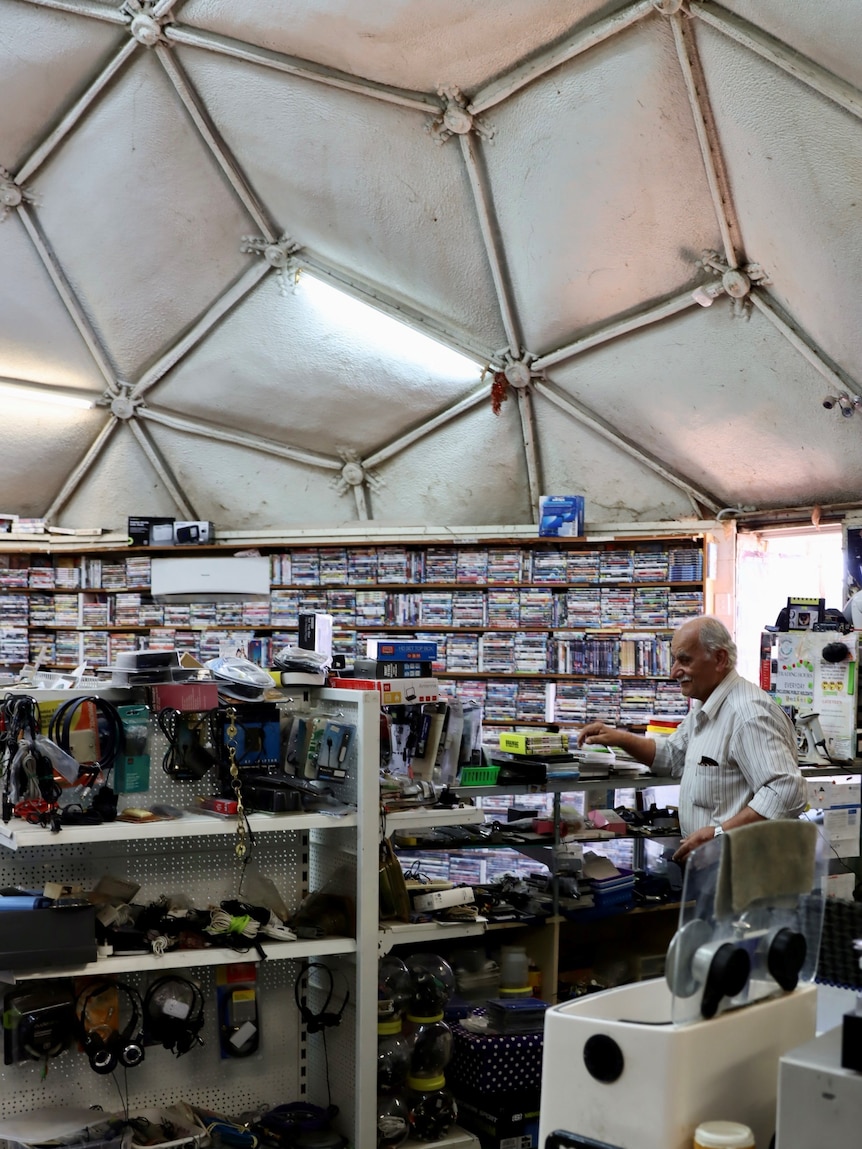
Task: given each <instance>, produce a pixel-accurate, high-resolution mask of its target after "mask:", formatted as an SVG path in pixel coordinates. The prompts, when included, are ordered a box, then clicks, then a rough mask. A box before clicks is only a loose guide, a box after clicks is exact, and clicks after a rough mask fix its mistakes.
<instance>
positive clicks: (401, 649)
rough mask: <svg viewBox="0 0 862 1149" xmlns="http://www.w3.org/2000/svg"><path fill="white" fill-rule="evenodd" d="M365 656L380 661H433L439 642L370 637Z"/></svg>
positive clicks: (366, 644)
mask: <svg viewBox="0 0 862 1149" xmlns="http://www.w3.org/2000/svg"><path fill="white" fill-rule="evenodd" d="M365 657H366V658H374V659H377V660H378V661H385V660H387V659H389V660H390V661H394V662H413V661H414V660H415V661H417V662H433V661H434V659H435V658H436V657H437V643H436V642H424V641H420V640H418V639H409V640H408V639H404V640H401V641H395V640H392V639H388V638H369V639H368V640H367V641H366V643H365Z"/></svg>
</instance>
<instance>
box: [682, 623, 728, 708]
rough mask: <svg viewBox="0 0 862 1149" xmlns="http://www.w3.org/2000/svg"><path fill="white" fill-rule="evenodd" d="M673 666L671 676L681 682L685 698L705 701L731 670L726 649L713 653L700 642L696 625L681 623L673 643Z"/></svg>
mask: <svg viewBox="0 0 862 1149" xmlns="http://www.w3.org/2000/svg"><path fill="white" fill-rule="evenodd" d="M670 649H671V654H672V655H673V666H671V668H670V676H671V678H673V679H675V680H676V681H677V682H678V683H679V689H680V691H681V693H682V695H683V697H684V698H697V699H698V700H699V701H700V702H706V700H707V698H709V696H710V694H712V692H713V690H715V688H716V686H718V684H719V682H721V680H722V678H724V677H725V675H726V674H727V671H728V665H727V651H726V650H719V651H716V653H715V654H710V653H708V652H707V651H705V650H704V649H703V647H702V646H701V645H700V637H699V631H698V628H697V627H693V626H681V627H680V628H679V630H678V631H677V632H676V634H675V635H674V636H673V639H672V641H671V644H670Z"/></svg>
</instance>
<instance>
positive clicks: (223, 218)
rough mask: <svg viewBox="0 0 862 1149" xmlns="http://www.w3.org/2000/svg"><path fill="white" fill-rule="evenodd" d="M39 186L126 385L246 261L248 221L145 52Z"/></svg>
mask: <svg viewBox="0 0 862 1149" xmlns="http://www.w3.org/2000/svg"><path fill="white" fill-rule="evenodd" d="M35 186H36V188H37V190H38V192H39V195H40V197H41V201H42V202H41V204H40V205H39V209H38V210H39V218H40V221H41V223H42V227H43V229H44V231H45V234H46V236H47V238H48V240H49V242H50V244H51V246H52V248H53V250H54V251H55V253H56V255H57V258H58V259H59V261H60V263H61V264H62V266H63V267H64V268H66V269H67V270H68V272H69V279H70V282H71V283H72V286H73V288H74V289H75V291H76V293H77V294H78V296H79V298H80V299H81V300H82V302H83V303H84V305H85V307H86V309H87V311H88V313H89V314H90V315H91V317H92V320H93V324H94V326H95V328H96V330H97V331H98V333H99V334H100V336H101V338H102V340H103V341H104V344H105V346H106V349H107V351H108V352H109V354H110V355H111V357H112V359H113V360H114V362H115V363H116V365H117V369H118V372H119V374H120V375H121V376H122V377H123V378H124V379H132V378H134V377H135V375H136V374H137V373H138V372H139V371H141V370H142V368H143V367H144V366H146V365H148V364H149V363H150V362H151V361H152V360H153V359H154V358H156V357H157V356H158V355H159V354H161V352H162V351H163V350H164V349H166V347H167V346H168V345H169V344H170V343H171V342H173V340H174V339H175V338H176V337H177V335H178V334H179V333H180V332H182V331H183V329H184V328H186V327H187V326H189V325H190V324H191V323H192V322H193V321H194V320H196V319H197V318H198V316H199V315H200V313H201V312H202V311H204V309H205V308H206V307H207V306H208V305H209V304H210V303H211V301H212V300H213V298H214V297H215V296H216V295H218V294H220V293H221V292H222V291H223V290H224V289H225V288H226V287H227V286H228V285H229V284H230V283H231V281H232V280H233V279H235V278H236V277H237V276H238V275H239V274H240V272H241V271H242V270H243V268H245V267H246V266H247V265H248V263H249V257H248V255H243V254H242V253H241V251H240V247H241V241H242V236H243V234H244V233H246V232H249V231H251V230H253V228H252V223H251V220H250V219H249V217H248V215H247V213H246V212H245V210H244V209H243V207H242V205H241V204H240V202H239V201H238V200H237V198H236V196H235V194H234V192H233V191H232V189H231V188H230V187H229V186H228V185H227V183H226V182H225V180H224V179H223V178H222V175H221V172H220V171H219V169H218V168H217V166H216V163H215V161H214V160H213V157H212V155H211V154H210V152H209V151H208V150H207V148H206V147H205V146H204V144H203V142H202V141H201V139H200V137H199V135H198V134H197V132H195V131H194V129H193V127H192V124H191V123H190V121H189V118H188V116H187V115H186V113H185V111H184V109H183V107H182V105H181V103H180V101H179V99H178V98H177V95H176V93H175V92H174V90H173V88H172V87H171V85H170V83H169V81H168V79H167V77H166V75H165V73H164V70H163V69H162V68H161V67H160V65H159V63H158V60H157V59H156V57H155V56H154V55H152V54H151V53H147V52H145V51H143V50H141V51H139V52H138V53H137V54H136V55H135V56H134V58H133V59H132V60H131V61H130V63H129V64H128V66H127V67H126V68H125V69H124V70H123V72H122V73H121V74H120V76H119V77H118V78H117V80H116V81H115V84H114V86H113V87H112V88H111V90H110V91H109V92H107V93H106V94H105V96H104V98H103V99H101V100H100V101H99V102H98V103H97V104H96V105H95V106H94V107H93V109H92V111H91V112H90V114H89V115H88V116H87V117H86V118H85V119H84V120H83V121H82V122H81V123H80V124H79V125H78V126H77V127H76V129H75V130H74V131H73V132H72V133H71V134H70V136H69V137H68V138H67V139H66V140H65V141H64V143H63V145H62V146H61V147H60V148H59V149H58V151H56V152H55V153H54V154H53V156H52V157H51V159H50V160H49V161H48V162H47V164H46V165H45V167H44V168H43V169H42V171H41V172H40V173H39V175H38V177H37V178H36V180H35Z"/></svg>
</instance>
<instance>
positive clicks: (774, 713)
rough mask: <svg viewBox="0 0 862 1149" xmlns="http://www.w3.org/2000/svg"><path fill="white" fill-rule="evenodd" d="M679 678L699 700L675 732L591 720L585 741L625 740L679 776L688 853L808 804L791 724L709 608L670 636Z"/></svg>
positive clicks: (660, 770)
mask: <svg viewBox="0 0 862 1149" xmlns="http://www.w3.org/2000/svg"><path fill="white" fill-rule="evenodd" d="M671 654H672V655H673V665H672V667H671V672H670V673H671V678H674V679H675V680H676V681H677V682H678V683H679V687H680V690H681V691H682V693H683V695H684V696H685V697H686V698H692V699H694V700H695V705H694V706H692V708H691V709H690V710H689V713H688V714H687V715H686V717H685V718H684V719H683V721H682V722H681V723H680V725H679V727H678V728H677V729H676V730H675V731H674V732H673V734H671V735H670V736H669V737H668V738H663V739H660V740H657V741H656V740H654V739H652V738H645V737H643V736H641V735H639V734H632V733H631V732H630V731H627V730H617V729H616V728H615V727H613V726H607V725H606V724H605V723H604V722H591V723H589V724H588V725H587V726H585V727H584V728H583V729H582V730H581V731H580V733H579V735H578V745H579V746H584V745H587V746H618V747H619V748H620V749H621V750H624V751H625V752H626V753H627V754H630V755H631V757H632V758H634V759H635V760H636V761H637V762H642V763H643V764H644V765H645V766H649V767H650V769H651V770H652V772H653V773H654V774H662V775H669V776H670V777H673V778H680V780H681V781H680V793H679V821H680V829H681V831H682V834H683V840H682V842H681V844H680V847H679V849H678V850H677V852H676V853H675V854H674V858H675V859H676V860H677V861H682V860H683V859H684V858H686V857H687V856H688V855H689V854H690V853H691V851H692V850H694V849H695V848H696V847H697V846H700V845H701V844H702V843H703V842H707V841H709V839H710V838H713V837H715V836H716V835H717V834H721V833H722V832H723V831H724V830H732V829H735V828H736V827H737V826H745V825H748V824H749V823H751V822H760V821H763V820H764V819H766V818H798V817H799V815H800V814H801V813H802V811H803V809H804V808H805V801H806V787H805V780H804V778H803V777H802V774H801V772H800V770H799V762H798V758H797V750H796V738H795V734H794V731H793V726H792V724H791V722H790V720H789V718H788V717H787V715H786V714H785V713H784V712H783V710H782V709H781V708H780V707H779V706H778V705H776V703H775V702H774V701H773V700H772V699H771V698H770V697H769V695H768V694H766V693H765V692H764V691H763V690H761V689H760V687H759V686H755V685H754V684H753V683H751V682H749V681H748V680H747V679H745V678H741V677H740V675H739V674H737V672H736V669H735V668H736V645H735V643H734V641H733V639H732V638H731V637H730V633H729V631H728V630H727V628H726V627H725V626H724V624H723V623H722V622H720V621H719V620H718V619H717V618H711V617H709V616H706V617H703V618H695V619H692V620H691V621H690V622H686V623H683V625H682V626H680V627H679V629H678V630H677V631H676V632H675V633H674V636H673V640H672V642H671Z"/></svg>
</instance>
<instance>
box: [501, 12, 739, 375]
mask: <svg viewBox="0 0 862 1149" xmlns="http://www.w3.org/2000/svg"><path fill="white" fill-rule="evenodd" d="M487 116H488V119H489V120H491V119H493V123H494V125H495V128H496V130H497V135H496V136H495V146H493V147H490V148H488V149H487V163H488V167H489V170H490V172H491V182H492V186H493V189H494V199H495V203H496V206H497V214H498V216H499V219H500V224H501V227H502V229H503V232H504V234H505V235H506V236H507V239H508V243H507V252H508V258H509V265H510V269H511V272H512V278H513V281H514V285H515V298H516V301H517V311H518V313H519V314H520V315H522V316H524V321H523V324H524V334H525V345H526V346H527V347H528V348H529V350H530V351H533V352H535V353H537V354H541V353H544V352H546V351H549V350H552V349H553V348H554V347H556V346H559V344H560V343H561V342H566V341H567V340H568V339H570V338H571V337H572V336H573V335H574V334H575V333H576V332H579V331H581V330H583V329H584V328H588V327H592V326H594V325H596V324H598V323H600V322H601V321H602V320H605V319H607V318H609V317H610V316H613V315H617V314H619V313H621V312H625V311H628V310H629V309H631V308H635V307H637V306H638V305H642V304H643V303H645V302H648V301H650V300H652V299H657V298H659V297H661V296H664V295H667V294H670V293H672V292H674V291H678V290H679V289H680V288H682V287H684V286H685V285H686V284H687V283H690V282H691V281H692V280H693V279H694V278H695V277H696V275H697V268H696V267H695V266H694V261H695V260H696V259H697V257H698V256H699V254H700V252H701V250H702V249H703V248H707V247H714V246H716V244H717V243H718V240H719V233H718V226H717V224H716V221H715V213H714V211H713V208H712V205H711V203H710V199H709V194H708V190H707V185H706V179H705V177H704V173H703V168H702V163H701V159H700V153H699V151H698V146H697V137H696V135H695V129H694V124H693V120H692V114H691V109H690V106H689V104H688V100H687V97H686V94H685V90H684V87H683V82H682V77H681V75H680V73H679V67H678V64H677V59H676V53H675V51H674V47H673V39H672V37H671V34H670V31H669V28H668V25H667V23H666V22H662V21H660V20H659V19H658V18H654V19H652V18H649V19H647V20H645V21H644V22H643V24H642V25H638V26H637V27H635V28H632V29H630V30H629V31H627V32H624V33H621V34H619V35H618V36H617V37H615V38H614V39H613V40H609V41H607V42H605V43H604V44H602V45H601V46H600V47H598V48H595V49H593V50H591V51H589V52H587V53H585V54H584V55H583V56H580V57H578V58H577V59H576V60H575V61H573V62H572V63H571V64H569V65H567V66H566V67H565V68H560V69H556V70H555V71H553V72H551V73H550V74H549V75H548V76H546V77H544V78H543V79H542V80H540V81H538V82H537V83H536V84H534V85H532V86H531V87H530V88H528V89H526V90H525V91H524V92H522V93H521V94H519V95H518V96H516V97H514V98H513V99H512V100H510V101H509V102H507V103H506V104H504V105H502V106H501V107H499V108H494V109H492V110H491V111H489V112H488V113H487ZM610 124H613V125H614V127H613V130H609V125H610ZM497 141H499V142H497ZM511 141H518V146H517V148H514V149H513V147H512V146H511ZM561 235H565V236H566V237H567V240H566V242H565V243H560V236H561Z"/></svg>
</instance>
